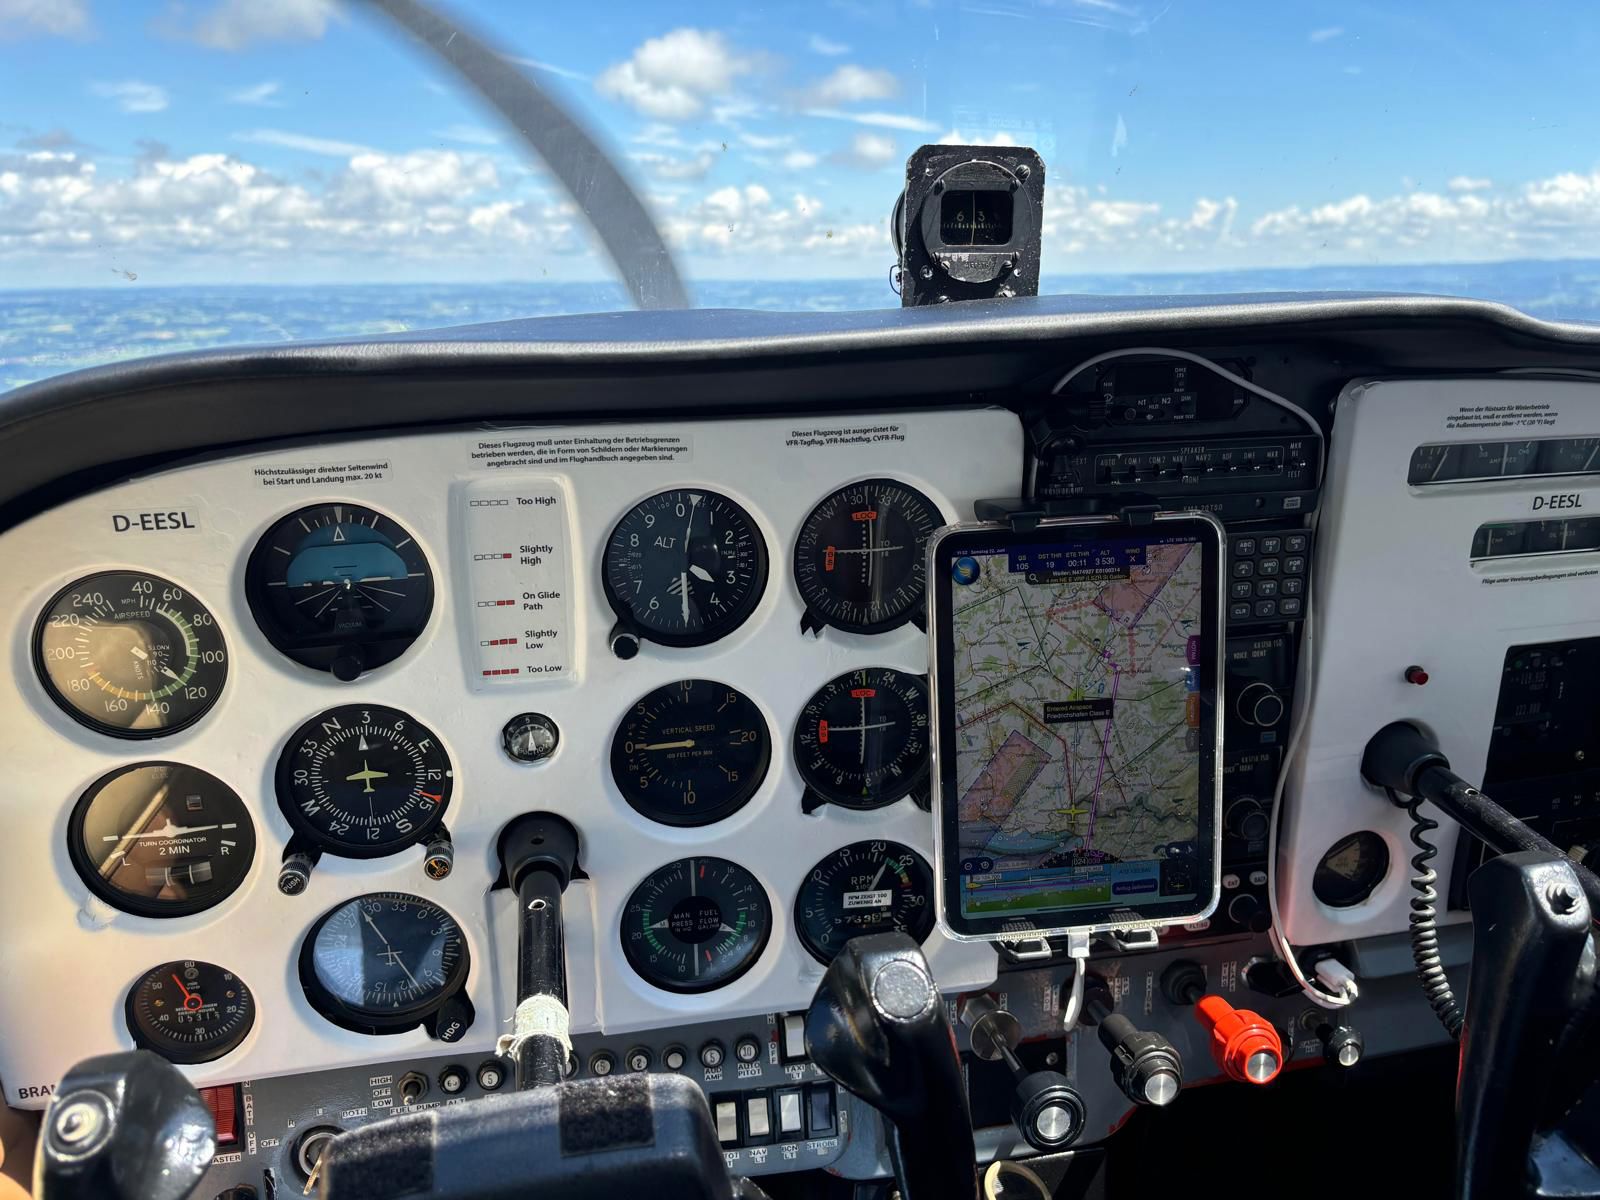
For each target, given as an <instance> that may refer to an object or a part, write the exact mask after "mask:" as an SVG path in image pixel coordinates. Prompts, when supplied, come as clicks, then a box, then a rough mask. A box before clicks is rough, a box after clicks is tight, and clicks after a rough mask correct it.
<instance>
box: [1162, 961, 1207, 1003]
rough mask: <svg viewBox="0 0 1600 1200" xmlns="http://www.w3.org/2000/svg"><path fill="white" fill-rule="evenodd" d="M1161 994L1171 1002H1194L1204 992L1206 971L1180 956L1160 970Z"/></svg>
mask: <svg viewBox="0 0 1600 1200" xmlns="http://www.w3.org/2000/svg"><path fill="white" fill-rule="evenodd" d="M1161 994H1162V995H1163V996H1165V997H1166V998H1167V1000H1168V1002H1170V1003H1172V1004H1196V1003H1198V1002H1199V1000H1200V997H1201V996H1204V995H1205V994H1206V971H1205V968H1204V967H1202V966H1201V965H1200V964H1199V963H1197V962H1190V961H1189V960H1188V959H1185V958H1180V959H1179V960H1178V961H1177V962H1175V963H1172V964H1171V965H1170V966H1168V967H1167V969H1166V970H1165V971H1163V972H1161Z"/></svg>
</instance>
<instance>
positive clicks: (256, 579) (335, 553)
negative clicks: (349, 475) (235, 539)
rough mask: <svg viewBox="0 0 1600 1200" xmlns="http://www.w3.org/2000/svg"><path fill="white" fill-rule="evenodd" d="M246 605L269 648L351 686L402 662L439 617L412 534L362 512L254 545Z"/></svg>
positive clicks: (320, 515) (288, 520)
mask: <svg viewBox="0 0 1600 1200" xmlns="http://www.w3.org/2000/svg"><path fill="white" fill-rule="evenodd" d="M245 597H246V598H247V599H248V600H249V601H250V611H251V613H252V614H254V616H255V619H256V624H257V625H259V626H260V627H261V632H262V633H264V634H266V635H267V640H268V641H270V642H271V643H272V644H273V645H274V646H276V647H277V648H278V649H279V650H281V651H282V652H283V653H284V654H287V655H288V656H289V657H290V658H292V659H294V660H295V661H296V662H298V663H302V664H304V665H305V666H308V667H314V668H316V669H317V670H319V671H330V672H332V673H333V675H334V676H335V677H336V678H339V679H344V680H351V679H354V678H356V676H358V675H360V674H361V672H363V671H370V670H371V669H372V668H373V667H381V666H383V665H384V664H385V663H388V662H393V661H394V660H395V659H396V658H399V657H400V655H402V654H404V653H405V651H406V648H407V647H408V646H410V645H411V643H412V642H414V641H416V640H417V637H418V636H419V635H420V634H421V633H422V631H423V629H424V628H426V626H427V624H428V616H429V614H430V613H432V611H433V574H432V571H431V569H430V568H429V566H428V560H427V558H426V557H425V556H424V555H423V553H422V548H421V547H420V546H418V545H417V543H416V539H414V538H413V537H412V536H411V535H410V534H409V533H407V532H406V531H405V530H404V529H403V528H401V527H400V526H399V525H398V524H396V523H395V522H394V521H391V520H390V519H389V518H388V517H385V516H383V515H382V514H380V513H376V512H373V511H372V509H370V508H363V507H362V506H361V505H359V504H318V505H313V506H312V507H311V508H302V509H300V510H299V511H298V512H292V513H290V514H289V515H288V516H286V517H284V518H283V519H282V520H281V521H279V522H277V523H276V524H275V525H273V526H272V528H271V529H269V530H267V532H266V533H265V534H263V535H262V537H261V540H260V541H259V542H257V543H256V548H255V549H254V550H253V551H251V553H250V562H249V564H248V566H246V568H245Z"/></svg>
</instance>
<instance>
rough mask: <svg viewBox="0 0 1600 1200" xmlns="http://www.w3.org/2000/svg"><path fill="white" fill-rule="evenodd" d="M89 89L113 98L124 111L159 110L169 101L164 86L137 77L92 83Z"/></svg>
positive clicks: (150, 111)
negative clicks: (145, 81)
mask: <svg viewBox="0 0 1600 1200" xmlns="http://www.w3.org/2000/svg"><path fill="white" fill-rule="evenodd" d="M89 90H90V91H91V92H93V93H94V94H95V95H96V96H99V97H101V98H102V99H104V100H115V101H116V103H117V107H118V108H120V109H121V110H122V111H123V112H125V113H153V112H161V111H162V110H163V109H165V108H166V107H167V105H168V103H169V101H168V99H167V89H166V88H164V87H160V86H158V85H157V84H154V83H144V82H142V81H140V80H138V79H122V80H117V81H116V82H112V83H92V84H90V85H89Z"/></svg>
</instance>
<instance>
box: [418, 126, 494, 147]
mask: <svg viewBox="0 0 1600 1200" xmlns="http://www.w3.org/2000/svg"><path fill="white" fill-rule="evenodd" d="M433 136H434V137H436V138H439V139H441V140H442V141H446V142H460V143H461V144H462V145H464V146H498V145H499V144H500V140H501V139H500V135H499V134H498V133H496V132H495V131H494V130H492V129H484V128H483V127H482V126H481V125H464V124H457V125H450V126H447V127H446V128H444V129H439V130H435V131H434V134H433Z"/></svg>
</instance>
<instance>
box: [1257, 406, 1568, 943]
mask: <svg viewBox="0 0 1600 1200" xmlns="http://www.w3.org/2000/svg"><path fill="white" fill-rule="evenodd" d="M1597 436H1600V386H1596V385H1595V384H1592V383H1581V382H1565V381H1552V380H1540V379H1518V378H1515V377H1504V378H1501V379H1470V380H1467V379H1413V380H1391V381H1375V382H1368V383H1361V384H1352V385H1351V386H1349V387H1347V388H1346V389H1345V391H1344V392H1343V393H1342V394H1341V395H1340V397H1339V401H1338V406H1337V408H1336V410H1335V419H1334V427H1333V445H1332V447H1331V451H1330V455H1329V458H1330V462H1331V467H1332V470H1331V472H1330V474H1329V476H1328V480H1327V486H1326V490H1325V493H1324V496H1323V503H1322V518H1321V521H1320V524H1319V528H1318V534H1317V551H1316V555H1317V558H1316V564H1315V572H1314V575H1313V587H1314V590H1315V607H1314V614H1313V615H1314V622H1313V625H1314V627H1313V628H1312V630H1311V633H1312V637H1313V639H1314V647H1313V650H1312V654H1313V656H1314V658H1313V663H1312V672H1313V678H1312V691H1311V695H1310V703H1309V707H1308V708H1306V710H1305V713H1304V716H1303V717H1301V718H1300V719H1301V720H1303V721H1305V722H1306V729H1305V734H1304V740H1303V742H1302V745H1301V748H1300V753H1299V755H1298V757H1297V760H1296V762H1295V763H1294V765H1293V766H1292V768H1291V770H1290V773H1289V777H1288V782H1287V786H1286V789H1285V799H1284V802H1285V809H1284V811H1283V813H1282V814H1281V821H1282V829H1281V842H1280V847H1279V857H1278V866H1279V872H1280V874H1279V903H1280V905H1281V908H1282V913H1283V918H1284V923H1285V925H1286V927H1287V932H1288V935H1289V937H1290V939H1291V941H1293V942H1295V943H1297V944H1301V945H1313V944H1317V943H1322V942H1334V941H1342V940H1345V939H1349V938H1359V937H1370V936H1373V935H1376V934H1387V933H1399V932H1402V931H1404V930H1405V929H1406V928H1407V927H1408V922H1409V916H1410V900H1411V897H1412V895H1413V892H1412V889H1411V887H1410V885H1409V883H1408V880H1409V878H1410V875H1411V868H1410V859H1411V857H1412V855H1413V854H1415V853H1416V848H1415V847H1414V846H1413V845H1412V843H1411V840H1410V830H1411V822H1410V819H1409V817H1408V816H1407V815H1406V813H1405V812H1404V811H1403V810H1402V809H1399V808H1397V807H1395V806H1394V805H1392V804H1391V803H1389V801H1388V799H1387V798H1386V797H1385V796H1384V795H1383V794H1382V793H1381V792H1378V791H1376V790H1374V789H1372V788H1370V787H1368V786H1367V785H1366V784H1365V783H1364V782H1363V781H1362V778H1361V754H1362V751H1363V749H1364V748H1365V747H1366V744H1367V740H1368V739H1369V738H1370V737H1371V736H1372V735H1373V734H1374V733H1376V732H1377V731H1378V730H1379V729H1380V728H1382V727H1383V726H1384V725H1386V724H1388V723H1389V722H1391V721H1399V720H1409V721H1413V722H1415V723H1417V724H1418V725H1420V726H1422V727H1423V728H1424V729H1427V730H1429V731H1430V732H1431V733H1432V734H1433V736H1434V737H1435V738H1436V739H1437V741H1438V743H1439V746H1440V748H1441V749H1442V750H1443V751H1444V753H1445V755H1446V757H1448V758H1449V760H1450V765H1451V767H1452V768H1453V769H1454V770H1455V771H1456V772H1457V773H1458V774H1460V775H1461V776H1463V777H1464V778H1467V779H1471V780H1481V779H1482V778H1483V774H1484V766H1485V760H1486V756H1487V749H1488V745H1489V738H1490V734H1491V732H1492V730H1493V728H1494V721H1495V707H1496V702H1497V699H1498V696H1499V692H1500V681H1501V669H1502V665H1503V663H1504V662H1505V657H1506V651H1507V650H1508V649H1509V648H1510V647H1512V646H1519V645H1526V644H1530V643H1542V642H1554V641H1563V640H1566V639H1570V638H1586V637H1595V636H1597V635H1600V550H1587V551H1580V552H1577V553H1572V552H1559V553H1550V554H1547V555H1539V554H1532V555H1519V556H1516V557H1510V556H1507V557H1502V558H1499V559H1495V558H1484V557H1481V556H1480V557H1479V558H1478V559H1476V560H1475V559H1474V555H1475V554H1477V553H1478V547H1479V546H1480V544H1481V543H1480V542H1479V541H1478V540H1477V539H1479V538H1480V537H1481V535H1480V534H1479V530H1480V529H1481V527H1483V526H1484V525H1488V524H1493V523H1497V522H1531V521H1538V520H1541V519H1543V518H1552V517H1553V518H1558V519H1560V518H1568V517H1582V516H1585V515H1587V514H1588V513H1590V512H1596V513H1597V514H1600V479H1596V478H1595V477H1593V476H1590V477H1588V478H1585V477H1582V476H1573V475H1568V476H1559V475H1550V476H1543V477H1523V478H1517V477H1505V478H1479V479H1474V480H1472V481H1464V482H1449V483H1441V484H1435V485H1424V486H1412V485H1411V484H1409V483H1408V482H1407V480H1408V474H1409V471H1410V467H1411V463H1412V455H1413V452H1414V451H1417V450H1418V448H1419V447H1425V446H1435V445H1441V444H1443V445H1449V446H1463V447H1464V446H1473V445H1478V446H1481V445H1488V446H1491V447H1493V446H1496V445H1498V444H1501V443H1512V444H1514V445H1517V446H1520V447H1521V450H1522V451H1523V452H1525V453H1534V452H1535V450H1534V449H1533V448H1531V447H1529V446H1528V445H1527V443H1530V442H1537V441H1543V440H1546V439H1577V438H1595V437H1597ZM1412 665H1417V666H1421V667H1422V668H1423V669H1424V670H1425V671H1426V673H1427V675H1428V676H1429V678H1428V681H1427V683H1426V685H1425V686H1416V685H1414V684H1412V683H1409V682H1407V680H1406V677H1405V674H1406V670H1407V668H1408V667H1410V666H1412ZM1489 791H1490V795H1491V796H1492V795H1493V789H1492V788H1491V789H1489ZM1429 811H1431V810H1429ZM1435 816H1436V817H1437V814H1435ZM1457 828H1458V827H1457V826H1456V824H1455V822H1453V821H1451V820H1448V819H1445V820H1443V821H1441V823H1440V827H1439V828H1438V829H1437V830H1435V831H1433V832H1432V833H1431V834H1430V835H1429V836H1430V839H1431V840H1432V841H1433V842H1434V843H1435V844H1436V845H1437V846H1438V848H1439V854H1438V857H1437V858H1436V859H1434V860H1433V863H1432V866H1433V867H1434V869H1435V870H1437V871H1438V872H1439V875H1440V878H1439V881H1438V884H1437V885H1436V886H1437V888H1438V891H1439V894H1440V900H1439V902H1438V908H1439V909H1440V914H1441V920H1442V921H1451V920H1454V921H1460V920H1465V919H1466V915H1465V914H1464V913H1449V914H1447V913H1445V912H1444V897H1445V896H1447V895H1448V894H1449V889H1450V875H1451V864H1452V861H1453V858H1454V853H1455V845H1456V841H1457ZM1361 830H1371V831H1373V832H1375V833H1377V834H1378V835H1379V836H1380V837H1382V838H1383V840H1384V842H1385V844H1386V845H1387V847H1388V851H1389V870H1388V874H1387V875H1386V876H1385V877H1384V879H1383V881H1382V883H1381V884H1379V886H1378V887H1377V889H1376V890H1375V891H1374V892H1373V893H1372V894H1371V895H1370V896H1369V897H1368V898H1367V899H1366V900H1365V901H1364V902H1363V903H1360V904H1357V905H1354V906H1352V907H1348V908H1334V907H1330V906H1328V905H1326V904H1324V903H1322V902H1321V901H1319V900H1318V899H1317V898H1316V896H1315V895H1314V894H1313V891H1312V876H1313V872H1314V871H1315V869H1316V866H1317V863H1318V862H1319V861H1320V860H1321V859H1322V857H1323V855H1324V854H1325V853H1326V852H1327V851H1328V850H1329V849H1330V848H1331V847H1332V846H1334V844H1335V843H1337V842H1338V841H1339V840H1340V839H1342V838H1344V837H1345V836H1347V835H1349V834H1352V833H1356V832H1358V831H1361Z"/></svg>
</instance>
